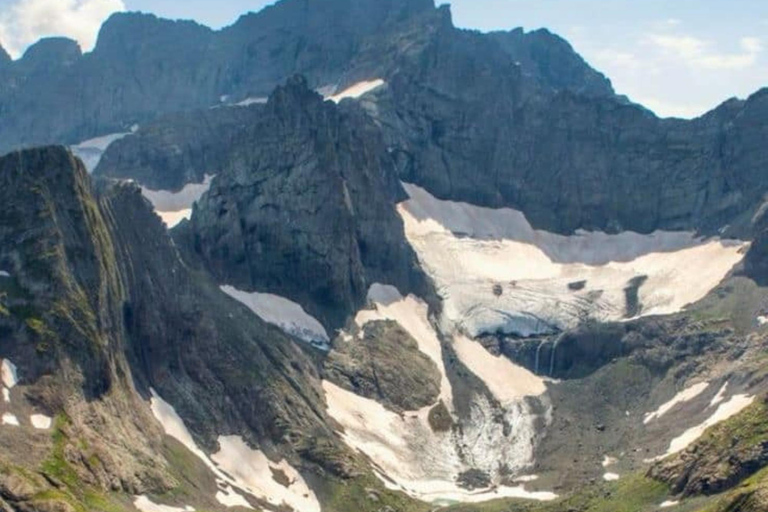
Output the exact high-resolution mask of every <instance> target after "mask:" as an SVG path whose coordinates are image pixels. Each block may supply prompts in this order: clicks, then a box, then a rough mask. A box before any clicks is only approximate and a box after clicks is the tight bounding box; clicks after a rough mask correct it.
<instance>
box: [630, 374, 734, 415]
mask: <svg viewBox="0 0 768 512" xmlns="http://www.w3.org/2000/svg"><path fill="white" fill-rule="evenodd" d="M708 387H709V383H708V382H701V383H699V384H694V385H693V386H691V387H689V388H687V389H684V390H683V391H681V392H679V393H678V394H677V395H675V397H674V398H673V399H672V400H670V401H669V402H667V403H665V404H663V405H662V406H661V407H659V408H658V409H656V410H655V411H653V412H650V413H648V414H646V415H645V418H644V419H643V423H644V424H646V425H647V424H649V423H650V422H652V421H653V420H656V419H659V418H661V417H662V416H664V415H665V414H667V413H668V412H669V411H671V410H672V409H673V408H674V407H675V406H676V405H678V404H682V403H685V402H690V401H691V400H693V399H694V398H696V397H697V396H699V395H700V394H702V393H703V392H704V391H706V390H707V388H708ZM721 400H722V398H721ZM713 402H714V401H713Z"/></svg>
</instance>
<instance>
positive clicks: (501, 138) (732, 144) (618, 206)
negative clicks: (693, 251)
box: [369, 32, 768, 233]
mask: <svg viewBox="0 0 768 512" xmlns="http://www.w3.org/2000/svg"><path fill="white" fill-rule="evenodd" d="M474 37H476V38H480V36H474ZM472 38H473V36H471V35H466V34H465V35H463V36H462V37H457V36H454V35H452V32H449V33H448V35H446V36H445V37H439V36H438V37H436V38H435V39H434V40H433V41H432V43H431V44H430V45H429V46H428V49H427V50H425V52H424V54H425V55H429V56H431V58H430V59H429V60H427V59H420V60H416V59H414V63H413V65H412V66H410V67H408V66H403V68H402V71H401V72H399V73H397V74H396V75H395V76H393V77H391V79H390V81H389V87H388V88H385V89H381V90H380V91H376V92H375V93H374V94H375V95H376V98H375V99H370V100H369V103H370V105H371V106H370V108H369V110H370V112H371V115H372V116H373V117H374V118H375V119H376V120H377V121H378V122H379V123H380V124H381V125H382V127H383V129H384V132H385V136H386V138H387V142H388V144H390V145H391V146H392V147H393V150H394V151H395V153H396V154H399V155H400V162H401V168H400V175H401V177H402V179H403V180H405V181H408V182H412V183H416V184H419V185H421V186H423V187H424V188H426V189H427V190H429V191H430V192H431V193H432V194H434V195H436V196H438V197H440V198H443V199H452V200H461V201H466V202H470V203H473V204H478V205H484V206H491V207H501V206H507V207H513V208H516V209H519V210H521V211H523V212H524V213H525V214H526V216H527V217H528V218H529V220H530V221H531V223H532V224H533V225H534V226H535V227H537V228H541V229H547V230H549V231H555V232H561V233H570V232H573V231H574V230H576V229H579V228H582V229H589V230H604V231H610V232H620V231H625V230H632V231H638V232H642V233H648V232H651V231H654V230H657V229H668V230H686V229H696V230H701V231H703V232H713V231H716V230H718V229H720V228H722V227H723V226H725V225H727V224H739V227H744V226H745V222H744V221H745V216H748V213H749V212H750V211H754V209H755V208H756V207H757V206H758V205H759V202H760V201H761V197H762V194H763V193H764V192H765V190H766V187H767V186H768V184H767V183H766V180H765V175H764V173H761V172H759V170H758V169H759V168H760V162H761V161H762V159H763V156H762V154H763V152H762V151H761V150H759V149H758V148H756V147H755V146H754V142H753V141H754V140H756V139H755V138H754V137H755V136H756V135H752V134H759V133H762V131H763V130H764V129H765V128H764V123H763V122H761V121H759V120H760V119H764V118H765V111H766V109H765V105H764V103H765V102H764V96H765V95H764V93H758V94H756V95H754V96H753V97H751V98H750V99H749V100H748V101H746V102H730V103H727V104H725V105H723V106H722V107H721V108H719V109H717V110H716V111H714V112H712V113H710V114H708V115H707V116H704V117H702V118H700V119H697V120H694V121H680V120H660V119H657V118H656V117H655V116H653V115H652V114H651V113H649V112H648V111H646V110H644V109H643V108H641V107H639V106H635V105H630V104H627V103H626V102H625V101H623V100H622V99H620V98H616V97H613V96H601V97H593V95H591V94H589V93H586V92H584V93H578V94H577V93H574V92H573V91H572V89H573V88H574V87H573V86H567V85H563V86H562V88H561V89H557V88H555V89H553V88H547V87H534V88H531V86H530V83H529V81H528V79H527V78H526V75H525V74H524V75H523V76H522V77H521V78H519V79H515V78H514V77H515V73H516V71H515V69H518V71H517V73H518V74H519V73H520V72H523V73H525V71H523V70H521V69H519V68H514V67H513V66H512V64H511V63H508V64H507V66H506V68H505V66H504V65H503V60H501V61H499V60H498V57H494V53H493V52H492V51H490V50H489V51H483V52H478V51H469V50H468V48H469V47H470V44H472ZM496 62H498V63H496ZM486 66H487V67H486ZM482 69H488V70H489V71H488V72H485V73H484V72H482ZM566 69H567V65H566ZM563 76H568V73H564V75H563ZM529 78H531V77H529ZM533 78H537V77H535V75H534V76H533ZM584 83H585V84H588V83H589V80H587V81H586V82H584ZM585 86H586V85H585ZM424 113H428V114H427V115H424ZM735 155H739V156H735Z"/></svg>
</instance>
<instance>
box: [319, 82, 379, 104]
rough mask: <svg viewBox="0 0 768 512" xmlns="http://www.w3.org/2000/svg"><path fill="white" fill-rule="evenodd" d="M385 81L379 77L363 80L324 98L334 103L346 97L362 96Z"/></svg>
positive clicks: (355, 97)
mask: <svg viewBox="0 0 768 512" xmlns="http://www.w3.org/2000/svg"><path fill="white" fill-rule="evenodd" d="M385 83H386V82H384V80H381V79H380V78H378V79H375V80H365V81H363V82H358V83H356V84H355V85H353V86H351V87H348V88H346V89H344V90H343V91H341V92H340V93H338V94H334V95H332V96H327V97H326V99H327V100H331V101H333V102H334V103H340V102H341V100H344V99H346V98H352V99H357V98H359V97H361V96H363V95H364V94H367V93H369V92H371V91H373V90H374V89H378V88H379V87H381V86H382V85H384V84H385Z"/></svg>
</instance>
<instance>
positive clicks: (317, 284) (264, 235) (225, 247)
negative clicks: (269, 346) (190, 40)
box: [179, 78, 428, 329]
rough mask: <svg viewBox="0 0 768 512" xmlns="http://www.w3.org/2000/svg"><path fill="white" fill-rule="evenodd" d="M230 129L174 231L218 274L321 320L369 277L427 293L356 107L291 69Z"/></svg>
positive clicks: (381, 153)
mask: <svg viewBox="0 0 768 512" xmlns="http://www.w3.org/2000/svg"><path fill="white" fill-rule="evenodd" d="M240 137H241V139H240V140H241V142H240V143H236V144H233V145H232V146H231V155H230V158H229V160H228V162H227V164H226V166H225V167H224V168H223V169H222V170H221V173H220V174H219V176H218V177H217V178H216V179H215V180H214V182H213V183H212V185H211V189H210V191H209V192H208V193H207V194H206V195H205V196H204V197H203V198H202V199H201V200H200V202H199V203H198V205H197V207H196V208H195V210H194V214H193V217H192V220H191V222H190V225H189V226H188V227H187V228H186V230H187V233H186V234H185V233H181V234H180V235H179V239H180V240H183V239H186V240H190V241H191V243H192V244H193V246H194V251H195V252H196V253H197V254H199V255H200V257H201V258H202V260H203V261H204V262H205V265H206V267H207V268H208V269H209V270H210V271H211V272H212V273H213V275H214V276H216V278H217V279H218V280H219V282H220V283H222V284H230V285H233V286H235V287H237V288H240V289H246V290H255V291H259V292H267V293H274V294H277V295H281V296H284V297H287V298H289V299H291V300H293V301H294V302H298V303H299V304H301V305H302V306H303V307H304V309H305V310H307V311H308V312H309V313H310V314H312V315H313V316H315V317H317V318H318V319H319V320H320V321H321V322H322V323H323V324H324V325H325V326H326V327H328V328H332V329H333V328H339V327H342V326H343V324H344V323H345V321H346V319H347V318H348V317H349V316H350V315H352V314H353V313H354V312H356V311H357V310H358V309H360V308H361V307H362V306H363V305H364V304H365V300H366V296H367V293H368V288H369V287H370V286H371V285H372V284H374V283H377V282H380V283H385V284H392V285H394V286H396V287H398V289H400V290H401V291H402V292H403V293H409V292H411V291H417V292H419V295H421V296H428V285H427V284H426V278H425V277H424V276H423V274H422V273H421V271H420V270H419V268H418V265H417V263H416V257H415V255H414V253H413V252H412V250H411V248H410V246H409V245H408V244H407V242H406V240H405V235H404V231H403V226H402V221H401V220H400V218H399V217H398V216H397V213H396V211H395V203H397V202H398V201H399V200H400V199H402V198H403V196H404V192H403V191H402V189H401V187H400V184H399V183H398V182H397V179H396V175H395V172H394V169H393V164H392V161H391V159H390V157H389V154H388V153H387V151H386V147H385V146H384V144H383V142H382V140H381V137H380V135H379V132H378V129H377V128H376V126H375V125H373V123H371V122H370V121H369V120H368V119H367V118H366V116H365V114H364V113H363V112H362V111H361V110H360V109H358V108H356V107H355V106H354V105H349V106H342V108H337V107H336V106H335V105H334V104H333V103H330V102H324V101H323V99H322V97H320V96H319V95H318V94H316V93H314V92H312V91H311V90H309V89H308V88H307V84H306V82H305V81H304V80H303V79H301V78H295V79H292V80H290V81H289V82H288V83H287V85H285V86H284V87H281V88H279V89H278V90H277V91H276V92H275V93H274V94H273V95H272V96H271V98H270V100H269V103H268V104H267V105H266V108H265V109H264V112H263V116H261V117H260V118H259V119H257V120H256V122H255V123H253V124H252V125H251V126H249V127H248V128H247V130H246V131H244V132H243V133H241V134H240ZM251 141H259V144H252V143H251Z"/></svg>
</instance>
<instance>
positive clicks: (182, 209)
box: [141, 174, 215, 229]
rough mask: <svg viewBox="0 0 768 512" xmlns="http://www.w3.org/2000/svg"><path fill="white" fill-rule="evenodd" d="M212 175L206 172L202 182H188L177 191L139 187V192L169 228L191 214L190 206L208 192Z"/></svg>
mask: <svg viewBox="0 0 768 512" xmlns="http://www.w3.org/2000/svg"><path fill="white" fill-rule="evenodd" d="M214 177H215V176H213V175H208V174H206V175H205V179H204V180H203V182H202V183H188V184H187V185H185V186H184V188H183V189H181V190H180V191H178V192H170V191H167V190H150V189H148V188H147V187H141V193H142V194H143V195H144V197H146V198H147V199H148V200H149V202H150V203H152V206H154V207H155V212H156V213H157V214H158V215H159V216H160V218H161V219H163V222H164V223H165V225H166V226H167V227H168V228H169V229H170V228H172V227H174V226H176V225H178V224H179V223H180V222H181V221H182V220H185V219H189V218H190V217H191V216H192V206H193V205H194V204H195V203H196V202H197V201H199V200H200V198H201V197H203V195H204V194H205V193H206V192H208V190H209V189H210V188H211V182H212V181H213V178H214Z"/></svg>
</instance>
